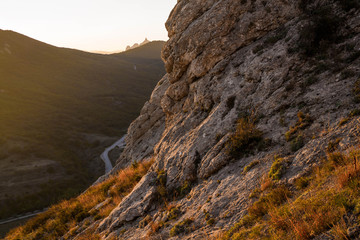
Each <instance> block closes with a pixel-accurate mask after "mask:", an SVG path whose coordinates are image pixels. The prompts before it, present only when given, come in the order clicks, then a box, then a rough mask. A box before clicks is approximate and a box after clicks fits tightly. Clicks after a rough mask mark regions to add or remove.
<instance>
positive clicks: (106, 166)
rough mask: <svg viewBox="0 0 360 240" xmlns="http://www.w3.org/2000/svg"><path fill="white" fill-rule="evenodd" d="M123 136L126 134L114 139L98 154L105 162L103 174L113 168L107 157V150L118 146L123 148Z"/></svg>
mask: <svg viewBox="0 0 360 240" xmlns="http://www.w3.org/2000/svg"><path fill="white" fill-rule="evenodd" d="M125 137H126V135H124V136H123V137H122V138H120V139H119V140H118V141H116V142H115V143H114V144H113V145H111V146H110V147H108V148H106V149H105V151H104V152H103V153H102V154H101V155H100V158H101V159H102V160H103V161H104V163H105V174H107V173H108V172H110V171H111V169H112V168H113V166H112V164H111V161H110V159H109V152H110V151H111V150H113V149H114V148H116V147H118V148H123V147H125Z"/></svg>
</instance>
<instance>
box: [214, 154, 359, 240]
mask: <svg viewBox="0 0 360 240" xmlns="http://www.w3.org/2000/svg"><path fill="white" fill-rule="evenodd" d="M335 150H336V149H335V148H332V149H331V151H328V155H327V158H326V159H323V160H322V162H323V163H322V165H321V166H318V167H316V168H314V169H313V171H312V173H311V174H310V175H309V176H307V177H306V185H304V184H303V183H301V184H300V185H301V186H300V187H297V185H299V184H295V188H293V189H297V191H295V192H292V196H293V197H290V193H288V192H287V191H288V190H286V188H279V187H273V186H272V187H269V186H270V184H269V180H268V179H269V178H268V179H266V178H263V181H262V183H261V185H262V187H263V189H262V190H263V191H265V192H263V193H262V195H261V196H260V198H259V200H258V201H256V202H254V203H253V204H252V205H251V206H250V207H249V209H248V214H247V215H245V216H244V217H243V218H242V219H240V221H239V222H238V223H236V224H235V225H234V226H233V227H232V228H231V229H229V230H228V231H227V232H226V233H225V234H224V236H222V237H221V238H219V239H231V240H235V239H301V240H303V239H304V240H306V239H312V238H314V237H315V236H317V235H319V234H321V233H323V232H327V231H329V234H331V236H332V237H333V238H334V239H350V238H349V237H348V236H347V232H346V230H347V229H348V228H349V227H351V226H349V225H348V224H349V223H347V222H346V221H345V220H344V218H343V217H344V216H348V215H353V216H359V213H360V170H359V167H358V158H359V157H360V149H359V148H358V147H356V148H353V149H348V150H347V151H346V152H339V151H337V152H336V151H335ZM302 181H303V180H302ZM266 192H267V193H266Z"/></svg>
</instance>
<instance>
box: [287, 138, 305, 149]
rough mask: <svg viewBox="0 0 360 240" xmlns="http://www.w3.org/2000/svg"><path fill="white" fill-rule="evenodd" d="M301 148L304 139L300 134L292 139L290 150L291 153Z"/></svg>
mask: <svg viewBox="0 0 360 240" xmlns="http://www.w3.org/2000/svg"><path fill="white" fill-rule="evenodd" d="M303 146H304V137H303V136H302V135H301V134H299V135H297V137H296V138H295V139H293V140H292V141H291V143H290V149H291V151H293V152H296V151H297V150H299V149H300V148H302V147H303Z"/></svg>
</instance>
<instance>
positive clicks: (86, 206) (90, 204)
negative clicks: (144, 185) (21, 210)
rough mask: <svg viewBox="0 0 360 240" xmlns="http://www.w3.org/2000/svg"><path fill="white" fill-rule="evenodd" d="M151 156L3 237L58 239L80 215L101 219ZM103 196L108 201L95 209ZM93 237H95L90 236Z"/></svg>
mask: <svg viewBox="0 0 360 240" xmlns="http://www.w3.org/2000/svg"><path fill="white" fill-rule="evenodd" d="M152 163H153V160H149V161H144V162H141V163H139V164H137V166H136V167H128V168H126V169H124V170H121V171H120V172H119V173H118V174H116V175H114V176H112V177H110V178H109V179H107V180H106V181H104V182H102V183H100V184H98V185H96V186H93V187H90V188H89V189H88V190H87V191H86V192H85V193H83V194H82V195H80V196H78V197H77V198H73V199H70V200H65V201H62V202H60V203H59V204H56V205H54V206H52V207H50V208H49V210H48V211H46V212H44V213H42V214H40V215H38V216H37V217H35V218H33V219H31V220H30V221H28V222H27V223H26V224H25V225H24V226H21V227H18V228H16V229H14V230H12V231H11V232H10V233H9V234H8V235H7V236H6V238H5V239H7V240H13V239H14V240H15V239H25V236H26V239H29V240H30V239H58V238H59V237H61V236H63V235H64V234H65V233H67V232H68V231H69V230H70V229H71V228H73V227H74V226H76V225H79V223H80V222H82V221H83V220H84V219H88V221H90V222H94V221H95V219H96V220H98V219H102V218H104V217H106V216H108V215H109V214H110V212H111V211H112V210H113V209H114V208H115V207H116V206H117V205H118V204H119V203H120V202H121V200H122V198H123V197H124V196H126V195H127V194H129V193H130V192H131V191H132V189H133V188H134V187H135V185H136V184H137V183H138V182H139V181H140V179H141V178H142V176H144V175H145V174H146V173H147V171H148V169H149V168H150V166H151V165H152ZM106 199H110V201H109V203H107V204H105V205H104V206H103V207H102V208H100V209H98V210H95V209H94V207H95V206H96V205H98V204H99V203H101V202H104V201H105V200H106ZM94 239H96V238H94Z"/></svg>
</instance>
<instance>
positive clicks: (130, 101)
mask: <svg viewBox="0 0 360 240" xmlns="http://www.w3.org/2000/svg"><path fill="white" fill-rule="evenodd" d="M163 44H164V42H150V43H148V44H145V45H143V46H141V47H139V48H137V49H136V51H128V52H126V53H118V54H112V55H101V54H94V53H89V52H85V51H80V50H75V49H69V48H59V47H55V46H52V45H50V44H46V43H44V42H41V41H38V40H35V39H33V38H30V37H27V36H25V35H23V34H20V33H16V32H14V31H10V30H0V106H1V107H0V116H1V117H0V205H1V206H5V205H6V206H7V207H6V208H0V219H2V218H7V217H9V216H12V215H14V214H20V213H24V212H30V211H33V210H38V209H43V208H44V207H46V206H48V205H49V204H50V203H53V202H56V201H58V199H61V198H63V197H65V196H66V197H69V196H73V195H74V194H75V193H77V192H79V191H82V190H83V189H85V187H86V186H88V185H89V184H90V183H92V182H93V181H94V180H95V179H96V178H97V177H98V176H99V175H101V174H102V173H103V169H104V167H103V166H102V164H103V163H102V161H101V160H100V158H99V156H100V154H101V152H102V151H103V150H104V149H105V147H107V146H109V145H111V143H112V142H113V141H114V139H116V138H117V137H119V136H121V135H122V134H124V133H125V131H126V129H127V127H128V125H129V124H130V122H131V121H132V120H133V119H134V118H135V117H136V116H137V115H138V114H139V111H140V109H141V107H142V106H143V104H144V103H145V101H146V100H147V99H148V98H149V96H150V94H151V91H152V89H153V88H154V87H155V85H156V83H157V82H158V80H159V79H160V78H161V76H162V75H163V74H164V73H165V70H164V63H163V62H162V60H161V58H160V49H161V48H162V45H163ZM112 160H114V159H112ZM18 169H22V170H21V171H20V170H18ZM19 171H20V172H19ZM7 182H10V183H11V184H12V185H10V184H9V185H7ZM49 182H51V184H48V183H49ZM29 203H31V204H29Z"/></svg>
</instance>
